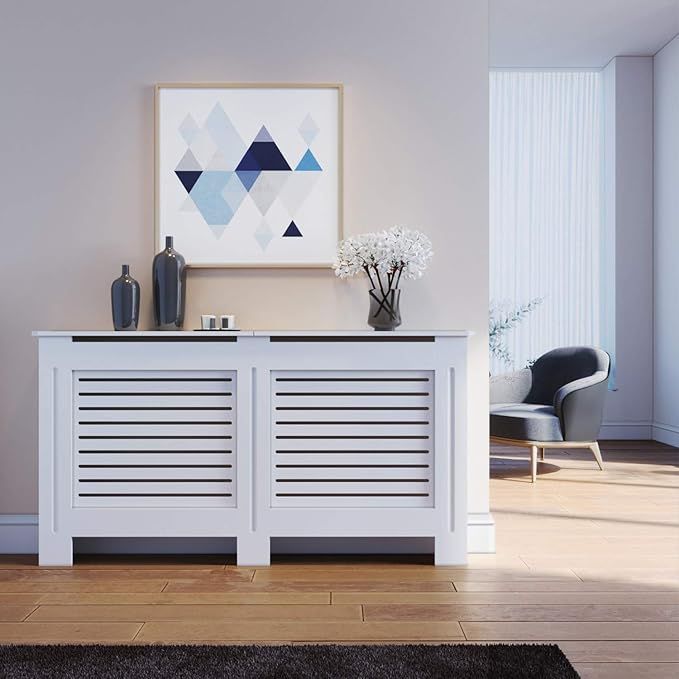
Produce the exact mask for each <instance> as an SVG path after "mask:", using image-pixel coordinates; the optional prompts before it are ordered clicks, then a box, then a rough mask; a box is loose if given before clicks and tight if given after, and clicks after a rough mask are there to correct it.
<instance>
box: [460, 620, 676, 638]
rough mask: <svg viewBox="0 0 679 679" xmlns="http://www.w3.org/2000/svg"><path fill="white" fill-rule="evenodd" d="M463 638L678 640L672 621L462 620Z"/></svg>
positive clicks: (674, 624)
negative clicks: (547, 621) (546, 621)
mask: <svg viewBox="0 0 679 679" xmlns="http://www.w3.org/2000/svg"><path fill="white" fill-rule="evenodd" d="M461 624H462V629H463V631H464V633H465V636H466V637H467V639H473V640H477V641H505V640H512V639H514V640H518V639H523V640H531V641H564V640H567V639H578V640H589V639H601V640H611V641H624V640H631V639H636V640H658V641H666V640H667V641H670V640H671V641H675V640H679V623H675V622H549V623H545V622H539V623H538V622H463V623H461Z"/></svg>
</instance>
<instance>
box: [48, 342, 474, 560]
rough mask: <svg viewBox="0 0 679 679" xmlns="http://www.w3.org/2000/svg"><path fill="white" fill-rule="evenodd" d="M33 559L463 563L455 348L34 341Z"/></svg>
mask: <svg viewBox="0 0 679 679" xmlns="http://www.w3.org/2000/svg"><path fill="white" fill-rule="evenodd" d="M35 334H36V335H38V337H39V345H40V349H39V352H40V371H39V372H40V524H39V554H40V563H41V564H43V565H69V564H71V563H72V558H73V557H72V551H73V549H72V548H73V538H76V537H86V538H94V537H146V538H151V537H166V538H168V537H224V538H233V537H235V538H236V541H237V555H238V563H239V564H241V565H266V564H268V563H269V558H270V540H271V538H273V537H277V538H306V537H368V538H378V537H433V538H434V546H435V562H436V563H439V564H462V563H464V562H465V561H466V553H467V512H466V458H467V410H466V403H467V395H466V390H467V382H466V372H467V371H466V365H467V336H468V334H469V333H467V332H465V331H460V332H455V331H448V332H397V333H389V334H384V333H380V334H377V333H373V332H364V331H356V332H309V331H303V332H260V331H257V332H241V333H238V334H235V333H234V334H231V333H229V334H226V333H214V332H213V333H202V332H194V333H189V332H183V333H168V332H137V333H113V332H72V333H71V332H51V333H50V332H41V333H35Z"/></svg>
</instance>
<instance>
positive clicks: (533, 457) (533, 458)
mask: <svg viewBox="0 0 679 679" xmlns="http://www.w3.org/2000/svg"><path fill="white" fill-rule="evenodd" d="M530 466H531V483H535V480H536V479H537V477H538V447H537V446H531V447H530Z"/></svg>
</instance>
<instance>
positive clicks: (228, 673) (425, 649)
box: [0, 644, 578, 679]
mask: <svg viewBox="0 0 679 679" xmlns="http://www.w3.org/2000/svg"><path fill="white" fill-rule="evenodd" d="M0 677H2V679H29V677H30V678H31V679H33V678H34V677H45V678H47V677H49V678H50V679H82V678H83V677H85V678H87V679H89V678H90V677H91V678H92V679H94V678H96V679H123V678H124V679H136V678H137V677H138V678H139V679H147V678H151V677H154V678H155V677H163V678H165V677H171V678H179V679H193V678H194V677H195V678H196V679H210V678H211V677H224V678H225V679H227V678H228V679H253V678H256V679H264V678H266V679H269V678H271V679H274V678H275V679H312V678H313V679H326V678H328V679H335V678H338V677H343V678H344V677H359V678H360V679H364V678H368V679H406V678H407V679H420V678H421V679H424V678H425V677H427V678H429V677H446V678H448V679H449V678H451V677H464V679H477V678H483V679H496V678H497V679H523V678H525V679H529V678H530V679H537V678H538V677H540V678H545V679H547V678H548V677H549V679H578V674H577V672H576V671H575V670H574V669H573V667H572V666H571V664H570V663H569V662H568V660H567V659H566V656H564V654H563V653H562V652H561V650H560V649H559V647H558V646H555V645H535V646H533V645H527V644H525V645H524V644H522V645H504V644H493V645H484V646H482V645H478V646H476V645H440V646H428V645H407V646H406V645H404V646H396V645H392V646H359V645H357V646H326V645H318V646H2V647H0Z"/></svg>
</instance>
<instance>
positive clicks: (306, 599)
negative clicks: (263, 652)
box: [0, 591, 679, 606]
mask: <svg viewBox="0 0 679 679" xmlns="http://www.w3.org/2000/svg"><path fill="white" fill-rule="evenodd" d="M7 596H9V595H7ZM17 596H21V595H17ZM1 601H2V599H1V598H0V602H1ZM678 601H679V599H678ZM41 603H43V604H55V605H60V606H73V605H76V606H77V605H92V604H94V605H106V606H117V605H121V604H132V605H142V604H146V605H150V604H153V605H160V606H164V605H167V604H183V605H187V604H189V605H190V604H209V605H215V604H221V605H224V604H250V605H260V604H329V603H330V592H193V593H173V592H167V591H165V592H162V593H158V594H142V593H139V594H114V593H109V594H97V593H94V594H87V593H75V594H43V595H42V599H41ZM345 603H359V604H360V603H361V602H360V601H357V602H354V601H347V602H345Z"/></svg>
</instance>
